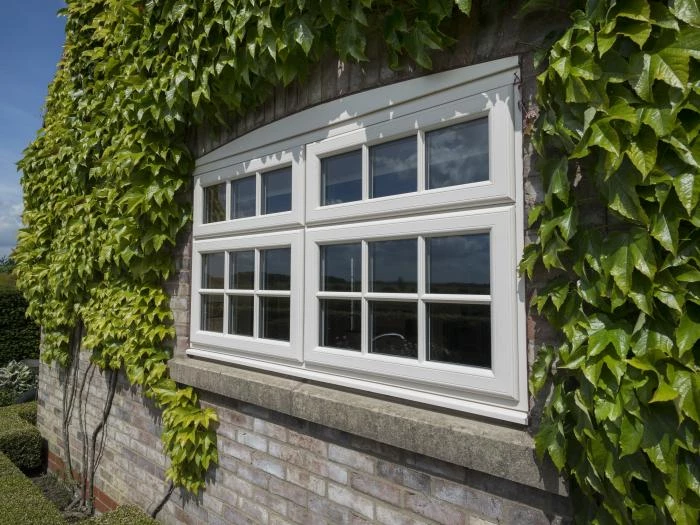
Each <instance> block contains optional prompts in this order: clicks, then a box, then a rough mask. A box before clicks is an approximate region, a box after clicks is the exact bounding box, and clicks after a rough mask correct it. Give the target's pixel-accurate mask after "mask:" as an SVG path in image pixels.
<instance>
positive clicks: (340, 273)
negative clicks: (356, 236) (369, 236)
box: [321, 242, 362, 292]
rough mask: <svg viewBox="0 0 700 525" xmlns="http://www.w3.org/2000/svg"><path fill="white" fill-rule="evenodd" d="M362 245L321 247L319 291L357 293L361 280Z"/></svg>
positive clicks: (357, 243)
mask: <svg viewBox="0 0 700 525" xmlns="http://www.w3.org/2000/svg"><path fill="white" fill-rule="evenodd" d="M361 260H362V244H360V243H359V242H356V243H353V244H334V245H329V246H321V290H323V291H326V292H359V291H360V290H361V280H362V262H361Z"/></svg>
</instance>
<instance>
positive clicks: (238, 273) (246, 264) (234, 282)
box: [229, 250, 255, 290]
mask: <svg viewBox="0 0 700 525" xmlns="http://www.w3.org/2000/svg"><path fill="white" fill-rule="evenodd" d="M230 253H231V260H230V261H229V262H230V286H231V288H234V289H236V290H252V289H253V275H254V273H255V252H254V251H253V250H246V251H244V252H230Z"/></svg>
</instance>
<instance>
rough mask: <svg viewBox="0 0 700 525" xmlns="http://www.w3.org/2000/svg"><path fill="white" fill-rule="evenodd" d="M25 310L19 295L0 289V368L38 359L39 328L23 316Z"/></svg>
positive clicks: (25, 302)
mask: <svg viewBox="0 0 700 525" xmlns="http://www.w3.org/2000/svg"><path fill="white" fill-rule="evenodd" d="M26 310H27V301H25V300H24V297H22V294H21V293H19V292H18V291H17V290H15V289H12V288H1V287H0V312H2V313H1V314H0V366H5V365H6V364H7V363H8V362H9V361H12V360H13V359H14V360H16V361H20V360H22V359H37V358H38V357H39V327H38V326H37V325H36V324H35V323H34V321H32V320H31V319H28V318H27V317H26V316H25V311H26Z"/></svg>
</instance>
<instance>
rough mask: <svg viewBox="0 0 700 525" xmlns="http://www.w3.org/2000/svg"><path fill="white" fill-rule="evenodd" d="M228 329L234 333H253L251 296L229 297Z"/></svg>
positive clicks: (250, 334) (249, 334)
mask: <svg viewBox="0 0 700 525" xmlns="http://www.w3.org/2000/svg"><path fill="white" fill-rule="evenodd" d="M228 314H229V320H228V331H229V333H231V334H235V335H247V336H252V335H253V297H252V296H232V297H229V306H228Z"/></svg>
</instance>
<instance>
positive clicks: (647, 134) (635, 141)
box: [625, 126, 657, 177]
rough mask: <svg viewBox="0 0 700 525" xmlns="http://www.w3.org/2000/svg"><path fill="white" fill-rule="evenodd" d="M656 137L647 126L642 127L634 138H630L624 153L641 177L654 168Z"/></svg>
mask: <svg viewBox="0 0 700 525" xmlns="http://www.w3.org/2000/svg"><path fill="white" fill-rule="evenodd" d="M656 143H657V140H656V135H655V134H654V132H653V131H652V130H651V128H649V127H647V126H642V127H641V128H640V130H639V133H638V134H637V136H636V137H634V138H630V142H629V145H628V146H627V150H626V151H625V153H626V154H627V156H628V157H629V159H630V160H631V161H632V164H634V167H635V168H637V169H638V170H639V172H640V173H641V174H642V176H643V177H646V176H647V175H649V173H651V170H653V169H654V167H655V166H656Z"/></svg>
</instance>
